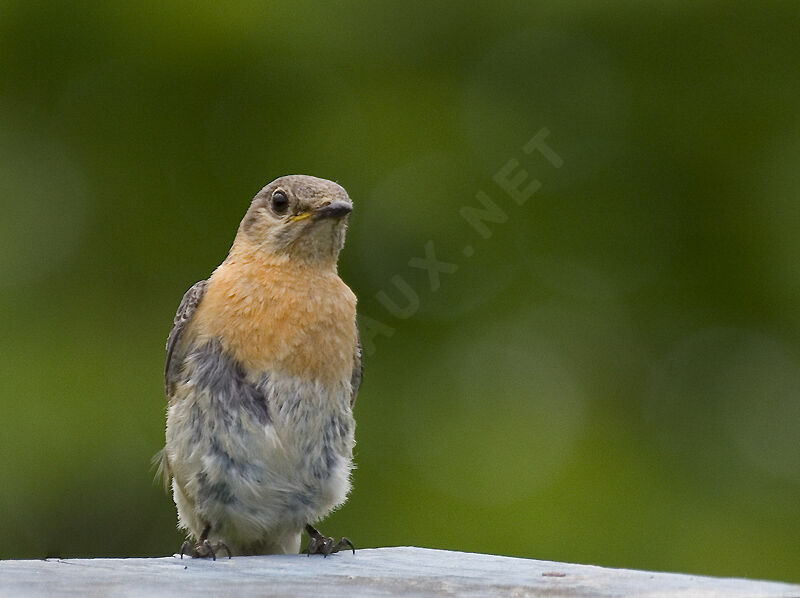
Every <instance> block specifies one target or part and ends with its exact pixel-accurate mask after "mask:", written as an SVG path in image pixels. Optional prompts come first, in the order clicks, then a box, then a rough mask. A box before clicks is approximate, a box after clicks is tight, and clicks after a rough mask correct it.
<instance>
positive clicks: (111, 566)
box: [0, 547, 800, 598]
mask: <svg viewBox="0 0 800 598" xmlns="http://www.w3.org/2000/svg"><path fill="white" fill-rule="evenodd" d="M397 595H403V596H468V597H470V596H562V597H564V596H567V597H572V596H648V597H656V596H658V597H662V596H682V597H694V596H698V597H702V598H707V597H716V596H719V597H726V598H728V597H737V596H741V597H747V598H756V597H759V596H765V597H766V596H769V597H773V596H786V597H789V596H791V597H794V598H800V586H798V585H791V584H784V583H776V582H768V581H756V580H749V579H722V578H713V577H701V576H695V575H681V574H675V573H654V572H649V571H631V570H625V569H607V568H603V567H593V566H590V565H569V564H565V563H554V562H549V561H536V560H530V559H520V558H511V557H503V556H493V555H487V554H473V553H465V552H450V551H446V550H431V549H426V548H410V547H397V548H375V549H364V550H359V551H357V552H356V554H355V555H353V554H352V553H349V552H347V553H339V554H335V555H332V556H330V557H328V558H323V557H320V556H312V557H307V556H303V555H286V556H261V557H235V558H233V559H227V558H219V559H218V560H217V561H210V560H200V559H196V560H193V559H189V558H185V559H183V560H181V559H179V558H177V557H174V556H172V557H162V558H135V559H134V558H132V559H105V558H101V559H47V560H43V561H0V596H20V597H23V598H24V597H26V596H56V597H58V596H69V597H77V596H81V597H83V596H87V597H95V596H129V597H134V596H148V597H151V596H153V597H161V596H193V597H194V598H203V597H212V596H312V597H320V598H336V597H339V596H397Z"/></svg>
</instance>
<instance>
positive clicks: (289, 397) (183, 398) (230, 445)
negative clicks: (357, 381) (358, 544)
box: [166, 376, 355, 554]
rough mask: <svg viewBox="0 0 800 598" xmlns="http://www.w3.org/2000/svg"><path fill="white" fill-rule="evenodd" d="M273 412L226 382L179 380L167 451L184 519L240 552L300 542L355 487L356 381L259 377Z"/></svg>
mask: <svg viewBox="0 0 800 598" xmlns="http://www.w3.org/2000/svg"><path fill="white" fill-rule="evenodd" d="M256 386H257V387H258V388H260V389H261V390H263V394H264V397H265V398H266V406H267V408H266V412H262V411H259V410H258V409H255V408H254V406H253V405H252V404H249V403H248V401H246V400H245V401H242V400H239V399H238V398H237V396H236V391H235V389H231V390H230V392H229V391H228V390H226V389H227V387H226V386H225V385H222V386H215V385H198V384H195V383H193V382H192V381H190V380H187V381H186V382H183V383H179V384H178V387H177V388H176V392H175V395H174V398H173V400H172V401H171V405H170V407H169V409H168V412H167V442H166V456H167V460H168V463H169V467H170V470H171V473H172V476H173V483H172V485H173V493H174V498H175V503H176V505H177V507H178V516H179V524H180V525H181V527H183V528H185V529H187V530H189V531H191V532H192V533H193V534H194V535H195V536H197V535H199V534H200V533H201V532H202V530H203V529H204V527H205V526H206V525H210V526H211V531H210V534H209V539H210V540H212V541H216V540H221V541H222V542H224V543H225V544H227V545H228V546H229V548H230V549H231V550H232V551H233V552H234V554H243V553H244V554H247V553H269V552H297V550H298V549H299V541H300V540H299V538H300V532H301V531H302V529H303V527H304V526H305V525H306V524H307V523H312V522H314V521H316V520H318V519H320V518H321V517H323V516H325V515H326V514H327V513H329V512H330V511H331V510H332V509H334V508H335V507H337V506H338V505H340V504H342V503H343V502H344V501H345V499H346V497H347V493H348V492H349V490H350V470H351V467H352V450H353V445H354V437H353V433H354V428H355V422H354V420H353V417H352V413H351V410H350V406H349V396H350V395H349V390H350V389H349V384H348V382H347V381H343V382H342V384H341V385H340V388H338V389H336V390H334V391H329V390H327V389H325V388H324V387H322V386H321V385H318V384H317V385H314V384H308V383H304V384H301V383H299V382H298V381H296V380H293V379H291V378H289V377H283V378H280V377H275V376H272V377H270V378H266V377H265V379H264V380H263V382H262V383H261V384H257V385H256Z"/></svg>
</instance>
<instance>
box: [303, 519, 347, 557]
mask: <svg viewBox="0 0 800 598" xmlns="http://www.w3.org/2000/svg"><path fill="white" fill-rule="evenodd" d="M306 531H307V532H308V535H309V538H310V539H309V541H308V547H307V548H306V549H305V551H304V552H305V554H307V555H308V556H311V555H312V554H321V555H322V556H324V557H327V556H328V555H329V554H333V553H335V552H339V551H340V550H343V549H345V548H349V549H350V550H352V551H353V554H355V553H356V547H355V546H353V543H352V542H351V541H350V540H349V539H348V538H342V539H341V540H339V541H338V542H336V541H335V540H334V539H333V538H331V537H329V536H323V535H322V534H321V533H320V532H319V531H317V530H316V529H315V528H314V527H312V526H310V525H308V526H306Z"/></svg>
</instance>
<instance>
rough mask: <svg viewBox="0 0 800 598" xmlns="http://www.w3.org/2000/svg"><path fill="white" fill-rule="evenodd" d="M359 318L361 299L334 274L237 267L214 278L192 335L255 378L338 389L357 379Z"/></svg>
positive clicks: (256, 264)
mask: <svg viewBox="0 0 800 598" xmlns="http://www.w3.org/2000/svg"><path fill="white" fill-rule="evenodd" d="M355 317H356V297H355V295H354V294H353V292H352V291H351V290H350V289H349V288H348V287H347V285H346V284H345V283H344V282H343V281H342V280H341V279H340V278H339V276H338V275H337V274H336V272H335V271H333V270H327V269H326V270H325V271H317V269H314V268H308V267H306V266H304V267H295V266H293V265H292V264H277V265H275V264H265V263H264V262H262V261H259V260H254V259H246V260H235V261H232V262H230V263H229V262H227V261H226V262H225V263H223V264H222V265H221V266H220V267H219V268H217V270H215V272H214V274H213V275H212V276H211V280H210V281H209V285H208V289H207V290H206V294H205V296H204V298H203V301H202V302H201V304H200V307H199V308H198V310H197V312H196V313H195V315H194V318H193V319H192V323H191V326H190V330H189V331H188V333H189V334H190V335H191V336H190V338H192V337H193V338H195V339H197V340H199V341H202V340H203V339H206V338H209V339H210V338H216V339H219V340H220V341H221V343H222V345H223V348H224V349H225V350H226V351H227V352H228V353H229V354H231V355H232V356H233V357H235V358H236V359H237V360H239V361H240V362H241V363H242V364H243V365H244V366H245V367H246V368H247V369H248V370H249V371H250V372H252V373H253V374H257V373H261V372H264V371H270V372H274V373H279V372H280V373H287V374H291V375H296V376H299V377H302V378H303V379H306V380H317V381H319V382H322V383H324V384H326V385H330V384H335V383H337V382H341V381H342V380H349V379H350V376H351V374H352V371H353V364H354V349H355V346H356V342H357V333H356V324H355Z"/></svg>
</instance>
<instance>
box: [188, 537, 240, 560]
mask: <svg viewBox="0 0 800 598" xmlns="http://www.w3.org/2000/svg"><path fill="white" fill-rule="evenodd" d="M220 550H224V551H225V552H227V553H228V558H231V551H230V548H228V546H227V545H226V544H225V543H224V542H217V543H216V544H211V542H209V541H208V540H200V541H198V542H196V543H194V544H192V543H191V542H189V541H188V540H187V541H186V542H184V543H183V545H182V546H181V552H180V555H181V558H183V555H184V554H185V555H188V556H190V557H192V558H193V559H207V558H209V557H211V560H212V561H216V560H217V553H218V552H219V551H220Z"/></svg>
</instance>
